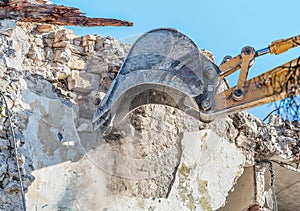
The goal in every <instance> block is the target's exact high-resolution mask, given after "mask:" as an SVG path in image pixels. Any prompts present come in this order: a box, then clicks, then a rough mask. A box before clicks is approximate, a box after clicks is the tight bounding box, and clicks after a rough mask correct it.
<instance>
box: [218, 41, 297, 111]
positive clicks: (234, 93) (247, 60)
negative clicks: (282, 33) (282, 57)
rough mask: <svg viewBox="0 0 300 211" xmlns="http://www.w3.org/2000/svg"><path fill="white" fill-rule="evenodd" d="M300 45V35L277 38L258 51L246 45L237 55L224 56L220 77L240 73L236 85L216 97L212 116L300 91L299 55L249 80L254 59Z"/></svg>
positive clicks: (272, 100)
mask: <svg viewBox="0 0 300 211" xmlns="http://www.w3.org/2000/svg"><path fill="white" fill-rule="evenodd" d="M297 46H300V35H297V36H294V37H291V38H288V39H281V40H277V41H274V42H272V43H271V44H270V45H269V46H268V47H267V48H264V49H262V50H258V51H255V50H254V49H253V48H252V47H249V46H247V47H244V48H243V49H242V52H241V54H239V55H237V56H236V57H234V58H228V57H225V59H224V60H223V62H222V64H221V65H220V66H219V69H220V71H221V74H220V79H222V78H224V77H226V76H228V75H230V74H231V73H233V72H234V71H236V70H238V69H241V70H240V75H239V79H238V83H237V85H236V86H234V87H231V88H229V89H228V90H225V91H224V92H222V93H219V94H217V95H216V96H215V104H216V107H215V109H214V112H213V116H216V115H220V114H224V113H233V112H237V111H241V110H245V109H249V108H252V107H255V106H259V105H262V104H266V103H270V102H274V101H276V100H280V99H284V98H288V97H291V96H295V95H298V94H300V57H299V58H296V59H294V60H292V61H290V62H287V63H285V64H283V65H281V66H278V67H276V68H274V69H272V70H270V71H268V72H266V73H263V74H261V75H259V76H256V77H254V78H252V79H250V80H247V75H248V71H249V68H250V67H251V66H252V65H253V63H254V59H255V58H257V57H259V56H262V55H265V54H268V53H271V54H276V55H278V54H281V53H283V52H286V51H287V50H289V49H291V48H294V47H297Z"/></svg>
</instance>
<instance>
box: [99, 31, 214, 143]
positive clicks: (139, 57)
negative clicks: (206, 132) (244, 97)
mask: <svg viewBox="0 0 300 211" xmlns="http://www.w3.org/2000/svg"><path fill="white" fill-rule="evenodd" d="M219 73H220V71H219V69H218V67H217V66H216V65H215V64H214V63H213V62H211V61H210V60H209V59H208V58H206V57H205V56H204V55H203V54H202V53H200V51H199V49H198V47H197V46H196V44H195V43H194V42H193V41H192V40H191V39H189V38H188V37H187V36H185V35H184V34H182V33H180V32H178V31H177V30H174V29H156V30H152V31H150V32H147V33H146V34H144V35H142V36H141V37H140V38H139V39H138V40H137V41H136V42H135V43H134V44H133V46H132V48H131V50H130V52H129V54H128V56H127V58H126V60H125V62H124V64H123V65H122V68H121V69H120V71H119V73H118V75H117V77H116V78H115V80H114V81H113V83H112V85H111V87H110V89H109V91H108V93H107V95H106V96H105V98H104V99H103V100H102V101H101V103H100V104H99V106H98V108H97V109H96V112H95V114H94V119H93V123H94V129H95V130H97V129H98V130H100V132H101V133H102V134H103V136H104V137H105V138H108V139H112V138H114V137H116V136H120V135H121V134H122V132H124V131H122V129H120V128H124V125H123V124H122V123H121V122H122V120H123V119H124V118H125V117H126V116H127V115H128V114H129V113H130V112H132V111H133V110H135V109H136V108H138V107H140V106H142V105H146V104H162V105H167V106H172V107H174V108H177V109H180V110H182V111H184V112H185V113H186V114H188V115H191V116H193V117H195V118H197V119H201V114H206V115H209V112H211V111H212V110H213V108H214V106H215V105H214V95H215V92H216V85H217V82H218V77H219ZM121 124H122V125H121ZM121 126H122V127H121Z"/></svg>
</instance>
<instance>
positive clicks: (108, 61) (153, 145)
mask: <svg viewBox="0 0 300 211" xmlns="http://www.w3.org/2000/svg"><path fill="white" fill-rule="evenodd" d="M0 43H1V45H0V52H1V53H0V87H1V91H5V95H6V96H7V97H6V98H7V100H8V105H9V109H10V110H11V111H12V114H13V116H12V117H13V118H12V119H13V127H14V130H15V132H16V135H17V141H18V146H19V148H18V151H19V154H20V156H19V157H20V158H21V162H20V163H21V164H22V165H21V172H22V180H23V183H24V188H25V191H26V192H27V191H28V190H29V191H28V192H27V193H26V199H27V206H28V210H68V209H74V210H147V209H148V210H166V209H167V210H216V209H218V208H220V207H221V206H223V205H224V204H225V201H226V197H227V195H228V193H229V192H230V190H231V188H232V187H233V185H234V183H235V182H236V180H237V179H238V177H239V176H240V175H241V174H242V172H243V168H244V167H246V166H248V167H249V166H253V165H255V163H256V161H263V160H275V161H277V162H281V161H284V162H286V163H289V164H291V165H293V166H294V167H296V165H297V164H298V163H299V151H300V144H299V135H300V133H299V123H297V122H294V123H290V122H288V121H287V122H281V121H280V118H276V117H272V118H271V120H270V124H265V123H263V122H261V121H260V120H259V119H257V118H254V117H253V116H251V115H249V114H247V113H246V112H241V113H238V114H234V115H230V116H226V117H222V118H220V119H218V120H217V121H214V122H212V123H210V124H204V123H200V122H198V121H196V120H195V119H193V118H191V117H188V116H187V115H185V114H183V113H182V112H181V111H178V110H176V109H173V108H170V107H163V106H159V105H150V106H144V107H141V108H139V109H137V110H136V111H135V112H133V113H132V114H130V115H128V117H127V118H125V119H124V120H123V121H130V123H131V125H132V128H131V130H132V133H131V134H130V135H128V136H126V137H124V138H123V139H119V140H116V141H111V142H105V141H104V140H103V139H102V138H101V134H97V132H94V131H93V128H92V124H91V119H92V115H93V113H94V110H95V107H96V106H97V105H98V104H99V102H100V101H101V100H102V99H103V97H104V96H105V93H106V91H107V90H108V88H109V86H110V84H111V82H112V80H113V79H114V77H115V76H116V74H117V72H118V70H119V69H120V67H121V65H122V62H123V60H124V58H125V56H126V54H127V52H128V50H129V46H128V45H124V44H122V43H120V42H118V41H116V40H114V39H113V38H110V37H100V36H90V35H88V36H84V37H79V36H76V35H74V34H73V32H72V31H70V30H67V29H64V28H62V27H58V26H51V27H46V26H43V25H35V24H30V23H18V24H16V23H15V22H14V21H7V20H4V21H1V27H0ZM206 54H207V55H208V56H209V57H212V56H211V54H209V53H206ZM5 112H6V110H5V109H4V111H3V112H2V113H3V116H1V118H0V121H1V123H2V124H0V136H1V137H0V162H1V166H0V210H22V204H21V200H20V199H21V196H20V186H19V182H18V179H19V177H18V175H17V170H16V160H15V156H14V148H13V143H12V138H11V133H10V131H9V128H8V121H7V116H6V113H5ZM199 130H201V131H200V132H199ZM183 132H185V133H183ZM216 134H217V135H216ZM34 178H35V180H34ZM30 185H31V186H30ZM263 191H264V190H261V191H260V193H259V194H261V193H263ZM263 200H264V199H262V201H263ZM249 206H250V205H249Z"/></svg>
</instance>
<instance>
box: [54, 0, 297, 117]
mask: <svg viewBox="0 0 300 211" xmlns="http://www.w3.org/2000/svg"><path fill="white" fill-rule="evenodd" d="M52 2H53V3H56V4H63V5H67V6H73V7H78V8H80V9H81V11H82V12H85V13H86V15H88V16H90V17H104V18H117V19H123V20H128V21H132V22H134V26H133V27H96V28H81V27H70V28H71V29H73V30H74V31H75V34H78V35H84V34H98V35H100V36H111V37H115V38H116V39H118V40H122V39H124V38H126V37H131V36H135V35H139V34H143V33H145V32H147V31H149V30H151V29H154V28H159V27H172V28H176V29H178V30H179V31H181V32H183V33H184V34H186V35H188V36H189V37H190V38H191V39H192V40H193V41H194V42H195V43H196V44H197V45H198V47H199V48H201V49H204V48H205V49H207V50H209V51H212V52H214V55H215V59H216V63H217V64H219V63H220V62H221V60H222V58H223V57H224V56H226V55H231V56H235V55H237V54H239V53H240V51H241V49H242V47H243V46H246V45H250V46H253V47H254V48H255V49H256V50H258V49H261V48H264V47H267V46H268V44H269V43H270V42H271V41H273V40H276V39H280V38H288V37H291V36H294V35H297V34H300V27H299V24H300V23H299V21H300V12H299V8H300V1H299V0H286V1H283V0H281V1H280V0H260V1H258V0H251V1H242V0H227V1H225V0H219V1H213V0H211V1H209V0H206V1H202V0H186V1H174V0H173V1H171V0H152V1H141V0H140V1H137V0H125V1H117V0H106V1H100V0H53V1H52ZM298 56H300V47H298V48H296V49H292V50H290V51H289V52H287V53H285V54H283V55H279V56H275V55H266V56H263V57H260V58H258V59H257V60H256V63H255V65H254V66H253V67H252V69H251V71H250V73H249V78H251V77H253V76H255V75H258V74H260V73H263V72H266V71H268V70H270V69H272V68H273V67H276V66H278V65H280V64H282V63H285V62H287V61H289V60H291V59H293V58H296V57H298ZM236 77H237V74H235V76H233V77H230V78H229V82H230V84H231V85H235V83H236V80H237V78H236ZM272 108H273V106H262V107H258V108H255V109H251V110H250V112H251V113H253V114H255V115H256V116H259V117H261V118H263V117H265V116H266V115H267V114H268V112H269V111H270V110H272Z"/></svg>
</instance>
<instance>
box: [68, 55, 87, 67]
mask: <svg viewBox="0 0 300 211" xmlns="http://www.w3.org/2000/svg"><path fill="white" fill-rule="evenodd" d="M68 66H69V67H70V68H71V69H73V70H83V69H84V68H85V61H84V60H83V59H82V58H80V57H79V56H75V55H72V56H71V58H70V60H69V62H68Z"/></svg>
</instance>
